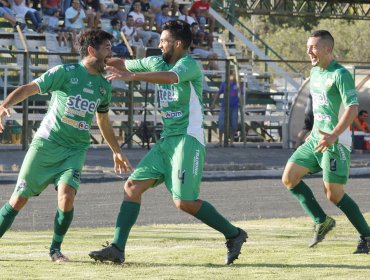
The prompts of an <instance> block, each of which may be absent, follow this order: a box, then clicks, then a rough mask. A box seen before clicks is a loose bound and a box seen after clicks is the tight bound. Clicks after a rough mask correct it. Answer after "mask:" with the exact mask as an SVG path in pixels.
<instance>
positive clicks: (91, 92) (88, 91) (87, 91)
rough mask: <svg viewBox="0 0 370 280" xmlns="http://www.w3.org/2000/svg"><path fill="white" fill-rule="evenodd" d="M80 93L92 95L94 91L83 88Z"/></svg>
mask: <svg viewBox="0 0 370 280" xmlns="http://www.w3.org/2000/svg"><path fill="white" fill-rule="evenodd" d="M82 91H83V92H86V93H90V94H94V90H93V89H91V88H84V89H83V90H82Z"/></svg>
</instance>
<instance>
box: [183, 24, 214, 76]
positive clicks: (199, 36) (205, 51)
mask: <svg viewBox="0 0 370 280" xmlns="http://www.w3.org/2000/svg"><path fill="white" fill-rule="evenodd" d="M191 32H192V37H193V38H192V39H193V40H192V42H191V45H190V50H191V52H192V53H193V54H195V55H198V56H199V57H200V58H208V60H209V61H208V67H209V69H211V70H218V66H217V61H215V59H217V58H218V56H217V54H216V53H214V52H212V51H210V50H209V47H206V46H204V45H203V42H202V40H203V38H204V35H203V33H202V32H200V31H199V24H198V23H196V22H194V23H193V24H192V25H191Z"/></svg>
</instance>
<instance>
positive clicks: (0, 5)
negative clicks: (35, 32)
mask: <svg viewBox="0 0 370 280" xmlns="http://www.w3.org/2000/svg"><path fill="white" fill-rule="evenodd" d="M0 17H2V18H4V19H6V20H7V21H9V23H10V24H11V25H12V26H13V28H14V31H16V26H17V25H19V27H20V28H21V30H23V29H24V28H25V27H26V24H25V23H23V22H18V21H17V19H16V18H15V17H14V12H13V11H12V10H11V9H10V4H9V2H8V1H7V0H0Z"/></svg>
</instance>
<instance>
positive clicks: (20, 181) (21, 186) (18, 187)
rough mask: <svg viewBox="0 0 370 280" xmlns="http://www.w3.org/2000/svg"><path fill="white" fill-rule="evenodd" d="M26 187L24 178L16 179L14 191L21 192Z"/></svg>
mask: <svg viewBox="0 0 370 280" xmlns="http://www.w3.org/2000/svg"><path fill="white" fill-rule="evenodd" d="M26 188H27V182H26V180H24V179H18V181H17V185H16V187H15V191H16V192H22V191H24V190H25V189H26Z"/></svg>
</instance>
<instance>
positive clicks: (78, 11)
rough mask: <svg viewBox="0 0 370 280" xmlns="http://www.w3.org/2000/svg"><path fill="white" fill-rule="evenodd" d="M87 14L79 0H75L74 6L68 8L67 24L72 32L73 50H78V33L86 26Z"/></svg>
mask: <svg viewBox="0 0 370 280" xmlns="http://www.w3.org/2000/svg"><path fill="white" fill-rule="evenodd" d="M85 19H86V14H85V12H84V10H83V9H82V8H81V4H80V1H79V0H73V1H72V6H71V7H69V8H68V9H67V10H66V15H65V26H66V29H67V31H69V32H71V33H72V50H71V51H72V52H76V51H77V48H76V44H77V35H78V34H79V33H80V31H81V30H83V29H84V28H85V22H84V21H85Z"/></svg>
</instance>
